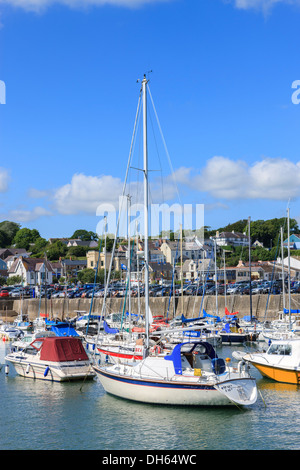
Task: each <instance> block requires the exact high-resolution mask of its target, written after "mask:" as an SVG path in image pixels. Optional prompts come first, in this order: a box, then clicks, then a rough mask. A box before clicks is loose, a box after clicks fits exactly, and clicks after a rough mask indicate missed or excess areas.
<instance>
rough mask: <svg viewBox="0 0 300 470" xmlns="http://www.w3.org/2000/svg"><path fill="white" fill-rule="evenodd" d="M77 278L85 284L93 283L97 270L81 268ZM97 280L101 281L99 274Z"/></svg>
mask: <svg viewBox="0 0 300 470" xmlns="http://www.w3.org/2000/svg"><path fill="white" fill-rule="evenodd" d="M77 278H78V280H79V281H80V282H82V283H83V284H92V283H93V282H94V281H95V270H94V269H91V268H85V269H81V271H79V272H78V274H77ZM96 282H100V276H99V274H97V277H96Z"/></svg>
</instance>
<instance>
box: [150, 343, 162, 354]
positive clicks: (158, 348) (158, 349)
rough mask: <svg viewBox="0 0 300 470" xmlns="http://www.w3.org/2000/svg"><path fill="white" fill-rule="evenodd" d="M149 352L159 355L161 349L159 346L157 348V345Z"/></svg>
mask: <svg viewBox="0 0 300 470" xmlns="http://www.w3.org/2000/svg"><path fill="white" fill-rule="evenodd" d="M151 352H153V353H155V354H160V353H161V348H160V346H158V345H157V344H156V345H155V346H153V348H151Z"/></svg>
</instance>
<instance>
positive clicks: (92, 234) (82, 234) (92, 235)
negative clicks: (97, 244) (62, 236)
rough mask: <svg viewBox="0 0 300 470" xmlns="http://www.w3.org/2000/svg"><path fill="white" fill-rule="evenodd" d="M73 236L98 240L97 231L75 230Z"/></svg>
mask: <svg viewBox="0 0 300 470" xmlns="http://www.w3.org/2000/svg"><path fill="white" fill-rule="evenodd" d="M71 238H80V240H83V241H87V242H90V241H92V240H98V235H97V234H96V233H95V232H91V231H88V230H83V229H80V230H75V232H74V233H73V235H72V237H71Z"/></svg>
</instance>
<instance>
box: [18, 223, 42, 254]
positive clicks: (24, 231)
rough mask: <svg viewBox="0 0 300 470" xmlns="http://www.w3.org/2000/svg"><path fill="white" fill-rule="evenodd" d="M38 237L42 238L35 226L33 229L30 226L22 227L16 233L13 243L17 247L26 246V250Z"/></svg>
mask: <svg viewBox="0 0 300 470" xmlns="http://www.w3.org/2000/svg"><path fill="white" fill-rule="evenodd" d="M38 238H41V236H40V234H39V232H38V231H37V230H36V229H35V228H33V229H32V230H30V229H29V228H21V229H20V230H18V232H17V233H16V235H15V237H14V239H13V243H14V244H15V245H16V247H17V248H25V250H28V249H29V247H30V245H31V244H32V243H35V241H36V240H37V239H38Z"/></svg>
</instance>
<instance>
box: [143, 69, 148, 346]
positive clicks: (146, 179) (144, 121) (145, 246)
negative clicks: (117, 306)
mask: <svg viewBox="0 0 300 470" xmlns="http://www.w3.org/2000/svg"><path fill="white" fill-rule="evenodd" d="M147 83H148V81H147V79H146V75H144V78H143V81H142V90H143V140H144V142H143V154H144V237H145V238H144V256H145V321H146V348H147V351H148V348H149V253H148V237H149V226H148V223H149V215H148V205H149V200H148V197H149V189H148V144H147Z"/></svg>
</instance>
